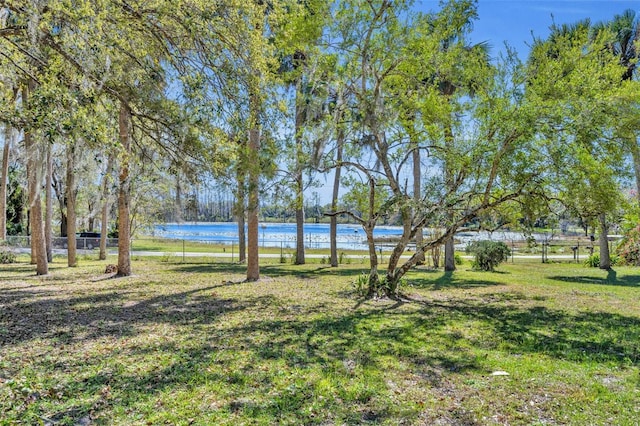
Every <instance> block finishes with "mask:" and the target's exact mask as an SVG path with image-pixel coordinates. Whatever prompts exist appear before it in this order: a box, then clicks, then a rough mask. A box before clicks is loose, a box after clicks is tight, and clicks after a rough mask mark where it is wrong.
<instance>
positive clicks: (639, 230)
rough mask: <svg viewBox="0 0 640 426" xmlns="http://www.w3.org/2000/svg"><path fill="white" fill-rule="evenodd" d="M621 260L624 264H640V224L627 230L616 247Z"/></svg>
mask: <svg viewBox="0 0 640 426" xmlns="http://www.w3.org/2000/svg"><path fill="white" fill-rule="evenodd" d="M616 254H617V255H618V256H619V257H620V262H621V263H622V264H624V265H630V266H640V225H638V226H636V227H635V228H633V229H631V230H629V231H627V234H626V235H625V236H624V238H623V239H622V241H621V242H620V244H618V247H617V249H616Z"/></svg>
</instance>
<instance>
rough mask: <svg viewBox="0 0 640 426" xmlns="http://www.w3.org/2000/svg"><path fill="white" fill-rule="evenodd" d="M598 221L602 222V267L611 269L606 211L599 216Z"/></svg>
mask: <svg viewBox="0 0 640 426" xmlns="http://www.w3.org/2000/svg"><path fill="white" fill-rule="evenodd" d="M598 222H599V223H600V238H599V243H600V269H607V270H609V269H611V256H610V255H609V239H608V238H607V234H608V233H609V225H608V224H607V217H606V215H605V214H604V213H601V214H600V215H599V216H598Z"/></svg>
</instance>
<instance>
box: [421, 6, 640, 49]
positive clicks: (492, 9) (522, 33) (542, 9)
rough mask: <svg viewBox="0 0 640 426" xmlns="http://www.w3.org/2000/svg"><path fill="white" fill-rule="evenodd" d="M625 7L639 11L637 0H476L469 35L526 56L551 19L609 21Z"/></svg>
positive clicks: (436, 7) (547, 30)
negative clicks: (475, 19) (505, 44)
mask: <svg viewBox="0 0 640 426" xmlns="http://www.w3.org/2000/svg"><path fill="white" fill-rule="evenodd" d="M415 8H416V9H417V10H421V11H425V12H427V11H430V10H437V9H438V8H439V2H438V1H436V0H415ZM626 9H632V10H635V11H636V14H638V15H640V0H635V1H628V0H608V1H602V0H582V1H573V0H556V1H547V0H479V1H478V20H477V21H476V22H475V23H474V26H473V34H472V38H473V40H474V41H475V42H481V41H487V42H488V43H489V44H490V45H491V46H492V51H493V52H494V53H497V51H500V50H503V48H504V42H505V41H506V42H508V43H509V44H510V45H511V46H513V47H515V48H516V50H517V51H518V53H519V55H520V57H521V59H525V58H526V56H527V54H528V51H529V48H528V46H529V45H531V42H532V40H533V36H536V37H542V38H545V37H546V36H547V35H548V34H549V26H551V25H552V23H554V22H555V23H556V24H564V23H575V22H577V21H580V20H582V19H584V18H590V19H591V22H592V23H596V22H601V21H608V20H611V19H612V18H613V17H614V16H615V15H616V14H620V13H622V12H623V11H625V10H626ZM532 34H533V35H532Z"/></svg>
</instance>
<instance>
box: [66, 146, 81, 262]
mask: <svg viewBox="0 0 640 426" xmlns="http://www.w3.org/2000/svg"><path fill="white" fill-rule="evenodd" d="M75 163H76V147H75V143H74V142H70V143H69V144H68V145H67V186H66V190H65V198H66V199H67V265H68V266H69V267H71V268H74V267H76V266H78V258H77V251H78V250H77V249H78V247H77V243H76V173H75Z"/></svg>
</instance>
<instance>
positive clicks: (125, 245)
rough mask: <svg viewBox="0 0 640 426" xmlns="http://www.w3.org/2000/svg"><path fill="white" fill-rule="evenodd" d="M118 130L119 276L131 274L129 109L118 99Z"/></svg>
mask: <svg viewBox="0 0 640 426" xmlns="http://www.w3.org/2000/svg"><path fill="white" fill-rule="evenodd" d="M118 131H119V138H120V145H121V150H122V159H121V161H120V175H119V177H118V273H117V276H119V277H128V276H129V275H131V227H130V226H131V223H130V221H129V210H130V203H131V182H130V176H129V162H130V157H131V109H130V108H129V106H128V105H127V104H126V103H125V102H123V101H120V113H119V115H118Z"/></svg>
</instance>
